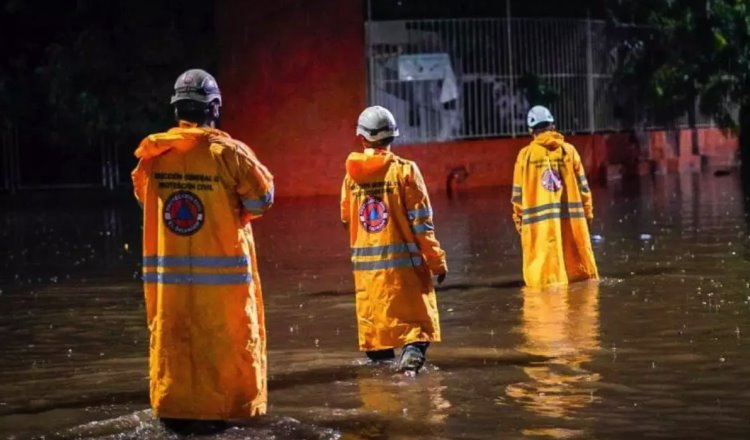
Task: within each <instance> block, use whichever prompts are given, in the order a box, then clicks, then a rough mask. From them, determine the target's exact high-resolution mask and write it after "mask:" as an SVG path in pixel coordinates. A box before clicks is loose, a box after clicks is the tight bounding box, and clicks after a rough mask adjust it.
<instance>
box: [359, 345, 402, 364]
mask: <svg viewBox="0 0 750 440" xmlns="http://www.w3.org/2000/svg"><path fill="white" fill-rule="evenodd" d="M365 354H366V355H367V358H368V359H369V360H370V362H372V363H375V364H377V363H381V362H388V361H392V360H394V359H396V352H394V351H393V349H392V348H387V349H385V350H372V351H366V352H365Z"/></svg>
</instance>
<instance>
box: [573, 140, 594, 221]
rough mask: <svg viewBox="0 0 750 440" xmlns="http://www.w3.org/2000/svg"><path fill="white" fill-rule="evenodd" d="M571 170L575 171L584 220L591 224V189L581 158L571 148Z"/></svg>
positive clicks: (592, 217)
mask: <svg viewBox="0 0 750 440" xmlns="http://www.w3.org/2000/svg"><path fill="white" fill-rule="evenodd" d="M573 170H574V171H575V173H576V179H577V180H578V191H580V193H581V203H583V213H584V215H585V216H586V220H588V221H589V222H591V221H592V220H593V219H594V205H593V202H592V200H591V188H589V182H588V180H586V170H585V169H584V168H583V164H582V163H581V156H580V155H579V154H578V151H577V150H576V149H575V148H573Z"/></svg>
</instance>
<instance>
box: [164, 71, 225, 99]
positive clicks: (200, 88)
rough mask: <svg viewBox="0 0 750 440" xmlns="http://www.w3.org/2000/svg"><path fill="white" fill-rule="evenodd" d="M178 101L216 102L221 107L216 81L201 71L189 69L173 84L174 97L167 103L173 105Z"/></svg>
mask: <svg viewBox="0 0 750 440" xmlns="http://www.w3.org/2000/svg"><path fill="white" fill-rule="evenodd" d="M180 101H194V102H200V103H203V104H209V103H211V102H213V101H218V104H219V105H221V92H220V91H219V85H218V84H217V83H216V79H214V77H213V76H211V74H210V73H208V72H206V71H205V70H202V69H190V70H188V71H185V72H183V73H182V74H181V75H180V76H178V77H177V81H175V83H174V95H172V99H171V100H170V101H169V102H170V104H175V103H177V102H180Z"/></svg>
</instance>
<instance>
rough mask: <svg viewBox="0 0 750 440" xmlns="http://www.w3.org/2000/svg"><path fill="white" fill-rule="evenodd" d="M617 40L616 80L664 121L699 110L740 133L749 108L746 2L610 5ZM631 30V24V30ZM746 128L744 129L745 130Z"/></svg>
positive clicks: (651, 0) (652, 0) (657, 0)
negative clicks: (739, 114) (740, 111)
mask: <svg viewBox="0 0 750 440" xmlns="http://www.w3.org/2000/svg"><path fill="white" fill-rule="evenodd" d="M609 6H610V8H609V11H610V18H611V22H612V23H613V24H614V27H615V28H618V29H619V30H620V33H621V34H629V35H628V36H627V37H625V38H623V39H622V44H621V45H620V50H621V52H623V54H622V55H623V56H621V57H620V59H621V60H622V61H621V63H620V66H619V68H618V72H617V74H616V80H617V83H618V84H619V87H620V88H621V90H622V91H624V92H625V95H626V96H630V97H631V99H633V100H640V101H641V103H642V104H645V105H646V107H647V108H648V110H649V111H650V112H652V113H653V115H654V116H656V118H657V120H660V121H662V122H664V121H669V120H674V119H675V118H676V117H678V116H681V115H684V114H686V113H688V114H689V113H690V112H693V111H694V105H695V102H696V98H698V99H699V102H700V110H701V111H702V112H703V113H705V114H707V115H711V116H713V117H714V119H715V120H716V121H718V122H719V123H720V124H722V125H724V126H727V127H732V128H739V125H744V124H739V125H738V122H739V121H738V119H737V118H736V117H734V116H733V115H734V114H736V112H734V111H733V110H734V109H736V108H737V106H739V107H740V108H743V107H747V106H750V76H749V75H750V15H749V14H748V12H750V11H748V2H747V1H746V0H682V1H675V0H646V1H635V0H629V1H625V0H611V1H610V2H609ZM634 25H635V26H634ZM747 129H750V127H747Z"/></svg>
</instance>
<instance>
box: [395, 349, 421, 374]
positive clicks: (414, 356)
mask: <svg viewBox="0 0 750 440" xmlns="http://www.w3.org/2000/svg"><path fill="white" fill-rule="evenodd" d="M424 362H425V357H424V354H422V350H420V349H419V348H417V347H414V346H411V345H407V346H406V347H404V349H403V350H401V359H400V360H399V361H398V371H402V372H411V373H414V374H416V373H418V372H419V369H420V368H422V366H423V365H424Z"/></svg>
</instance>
